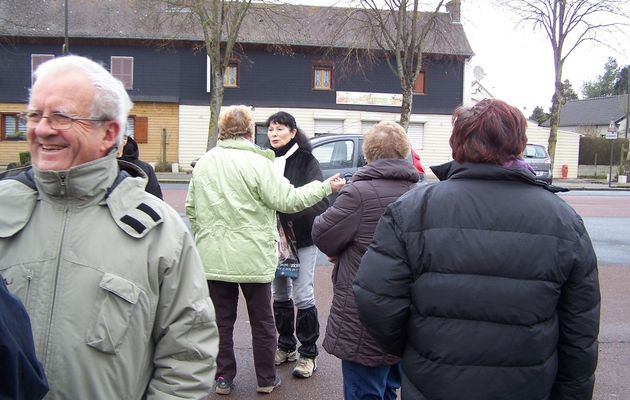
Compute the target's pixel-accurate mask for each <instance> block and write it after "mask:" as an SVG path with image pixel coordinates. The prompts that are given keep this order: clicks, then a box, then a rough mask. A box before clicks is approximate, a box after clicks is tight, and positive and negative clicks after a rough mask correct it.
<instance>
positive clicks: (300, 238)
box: [266, 111, 328, 378]
mask: <svg viewBox="0 0 630 400" xmlns="http://www.w3.org/2000/svg"><path fill="white" fill-rule="evenodd" d="M266 125H267V136H268V138H269V143H270V145H271V149H272V150H273V152H274V153H275V155H276V158H275V160H274V164H275V165H276V168H277V170H278V173H279V174H281V175H282V176H284V177H285V178H287V179H288V180H289V182H290V183H291V184H292V185H293V186H295V187H300V186H302V185H305V184H307V183H309V182H311V181H313V180H322V179H323V176H322V171H321V169H320V168H319V162H318V161H317V159H316V158H315V157H314V156H313V154H312V148H311V143H310V141H309V139H308V137H306V135H305V134H304V132H302V130H301V129H300V128H298V126H297V123H296V122H295V118H294V117H293V115H291V114H289V113H287V112H284V111H280V112H277V113H275V114H273V115H271V116H270V117H269V118H267V122H266ZM326 208H328V199H327V198H324V199H322V200H321V201H319V202H317V203H315V204H314V205H313V206H311V207H308V208H305V209H304V210H302V211H300V212H298V213H293V214H286V213H279V214H278V216H279V218H280V223H281V224H282V226H283V228H284V229H285V230H286V229H289V224H291V226H292V228H293V232H294V233H295V240H296V245H297V251H298V258H299V265H300V273H299V275H298V277H297V278H295V279H293V278H287V277H284V276H281V277H276V278H275V279H274V281H273V286H272V287H273V314H274V319H275V322H276V329H277V331H278V349H277V350H276V358H275V363H276V365H280V364H283V363H285V362H292V361H296V360H297V363H296V365H295V367H294V368H293V376H295V377H296V378H310V377H311V376H312V375H313V373H314V372H315V371H316V370H317V361H316V357H317V356H318V354H319V353H318V350H317V343H316V342H317V339H318V338H319V318H318V315H317V306H316V304H315V286H314V277H315V262H316V261H317V247H315V245H314V244H313V239H312V237H311V229H312V227H313V220H314V219H315V217H316V216H317V215H319V214H321V213H322V212H324V210H326ZM296 309H297V316H296V312H295V310H296ZM296 336H297V340H296ZM298 340H299V342H300V346H299V347H297V342H298Z"/></svg>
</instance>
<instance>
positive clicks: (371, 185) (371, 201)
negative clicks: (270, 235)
mask: <svg viewBox="0 0 630 400" xmlns="http://www.w3.org/2000/svg"><path fill="white" fill-rule="evenodd" d="M409 149H410V146H409V141H408V139H407V134H406V133H405V130H404V129H403V128H402V126H400V125H398V124H397V123H395V122H381V123H379V124H376V125H375V126H374V127H372V129H370V131H369V132H368V133H367V134H366V135H365V139H364V142H363V153H364V154H365V158H366V160H367V162H368V164H367V165H366V166H364V167H361V168H360V169H359V170H357V172H356V173H355V174H354V176H353V177H352V182H351V183H350V184H349V185H346V186H345V187H344V188H343V189H342V190H341V191H340V192H339V196H338V197H337V199H336V200H335V202H334V203H333V205H332V206H331V207H330V208H329V209H328V210H326V212H324V213H323V214H322V215H320V216H319V217H317V218H315V223H314V224H313V240H314V241H315V244H316V245H317V247H319V249H320V250H321V251H322V252H324V253H325V254H326V255H327V256H329V257H331V258H333V259H335V266H334V269H333V272H332V280H333V299H332V306H331V310H330V315H329V317H328V324H327V326H326V335H325V337H324V343H323V346H324V349H326V351H327V352H329V353H330V354H332V355H334V356H336V357H338V358H340V359H341V360H342V361H341V365H342V373H343V388H344V399H345V400H355V399H356V400H359V399H366V398H370V399H387V400H394V399H396V390H397V389H398V388H399V387H400V365H399V361H400V359H399V358H398V357H396V356H393V355H390V354H387V353H386V352H385V351H383V350H382V349H381V348H380V347H379V345H378V343H377V342H376V341H375V340H374V338H373V337H372V336H371V335H370V334H369V333H367V332H366V330H365V328H364V327H363V326H362V325H361V322H360V321H359V313H358V310H357V307H356V304H355V301H354V293H353V292H352V281H353V280H354V277H355V275H356V273H357V270H358V269H359V263H360V262H361V257H362V256H363V254H364V253H365V251H366V250H367V247H368V245H369V244H370V243H371V242H372V238H373V235H374V230H375V229H376V224H377V222H378V220H379V218H380V217H381V215H382V214H383V211H384V210H385V207H387V205H389V204H390V203H391V202H393V201H394V200H396V199H397V198H398V197H399V196H400V195H402V194H403V193H405V192H407V191H408V190H410V189H412V188H414V187H415V185H416V183H417V182H418V180H419V179H420V175H419V173H418V172H417V170H416V168H415V166H413V165H412V164H410V163H409V162H408V161H406V160H405V156H406V155H407V153H408V151H409Z"/></svg>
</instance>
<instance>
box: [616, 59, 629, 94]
mask: <svg viewBox="0 0 630 400" xmlns="http://www.w3.org/2000/svg"><path fill="white" fill-rule="evenodd" d="M629 84H630V65H626V66H625V67H623V68H622V69H621V71H619V73H618V74H617V80H616V81H615V87H614V89H613V94H627V93H628V85H629Z"/></svg>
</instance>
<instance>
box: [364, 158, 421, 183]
mask: <svg viewBox="0 0 630 400" xmlns="http://www.w3.org/2000/svg"><path fill="white" fill-rule="evenodd" d="M370 179H396V180H406V181H411V182H418V180H420V174H419V173H418V170H416V168H415V167H414V166H413V165H412V164H411V163H410V162H409V161H407V160H403V159H394V158H387V159H382V160H376V161H373V162H371V163H369V164H367V165H365V166H363V167H361V168H359V169H358V170H357V172H355V173H354V175H353V176H352V182H357V181H364V180H370Z"/></svg>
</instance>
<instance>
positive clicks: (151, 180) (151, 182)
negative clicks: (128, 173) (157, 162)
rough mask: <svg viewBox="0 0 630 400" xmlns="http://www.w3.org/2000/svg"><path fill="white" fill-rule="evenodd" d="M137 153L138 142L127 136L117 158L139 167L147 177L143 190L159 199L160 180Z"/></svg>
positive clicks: (160, 196) (160, 194)
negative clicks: (121, 152)
mask: <svg viewBox="0 0 630 400" xmlns="http://www.w3.org/2000/svg"><path fill="white" fill-rule="evenodd" d="M139 154H140V152H139V150H138V144H137V143H136V141H135V140H133V138H131V137H128V138H127V144H125V147H124V148H123V154H122V156H121V157H120V158H119V160H123V161H127V162H129V163H132V164H134V165H136V166H138V167H140V168H141V169H142V171H144V173H145V174H146V175H147V178H148V182H147V186H146V188H145V190H146V191H147V192H148V193H151V194H152V195H154V196H155V197H158V198H160V199H161V198H162V188H160V182H159V181H158V179H157V176H156V175H155V171H154V170H153V167H152V166H151V165H149V164H148V163H146V162H144V161H142V160H140V159H139V158H138V156H139Z"/></svg>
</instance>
